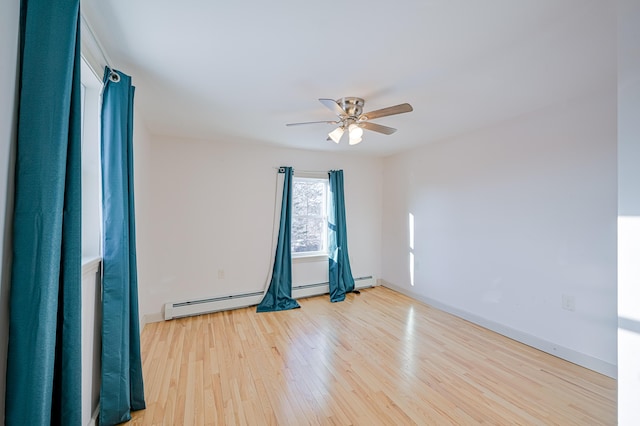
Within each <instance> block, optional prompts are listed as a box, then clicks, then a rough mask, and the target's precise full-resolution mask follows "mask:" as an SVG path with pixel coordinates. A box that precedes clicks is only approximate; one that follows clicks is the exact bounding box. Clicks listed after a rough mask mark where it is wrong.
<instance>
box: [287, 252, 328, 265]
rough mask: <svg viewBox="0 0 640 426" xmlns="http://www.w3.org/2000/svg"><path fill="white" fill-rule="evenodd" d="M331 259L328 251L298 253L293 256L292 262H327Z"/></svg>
mask: <svg viewBox="0 0 640 426" xmlns="http://www.w3.org/2000/svg"><path fill="white" fill-rule="evenodd" d="M328 260H329V256H328V255H327V254H326V253H322V254H308V255H304V254H298V255H295V256H293V255H292V256H291V262H293V263H303V262H326V261H328Z"/></svg>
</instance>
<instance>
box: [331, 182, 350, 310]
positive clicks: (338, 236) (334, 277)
mask: <svg viewBox="0 0 640 426" xmlns="http://www.w3.org/2000/svg"><path fill="white" fill-rule="evenodd" d="M343 175H344V174H343V172H342V170H332V171H330V172H329V219H328V227H329V229H328V235H327V237H328V240H329V241H328V243H329V244H328V245H329V297H330V299H331V301H332V302H341V301H343V300H344V299H345V297H346V293H349V292H351V291H353V289H354V288H355V283H354V280H353V275H352V274H351V264H350V263H349V250H348V249H347V218H346V213H345V205H344V176H343Z"/></svg>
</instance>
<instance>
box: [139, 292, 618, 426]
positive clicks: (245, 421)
mask: <svg viewBox="0 0 640 426" xmlns="http://www.w3.org/2000/svg"><path fill="white" fill-rule="evenodd" d="M299 302H300V304H301V306H302V309H296V310H291V311H283V312H268V313H260V314H258V313H256V312H255V307H253V308H247V309H238V310H234V311H228V312H218V313H213V314H208V315H202V316H198V317H192V318H183V319H176V320H172V321H167V322H160V323H154V324H148V325H147V326H146V327H145V329H144V331H143V333H142V337H141V346H142V356H143V371H144V379H145V395H146V399H147V407H148V408H147V409H146V410H142V411H139V412H136V413H134V414H133V418H132V420H131V422H130V423H131V424H135V425H183V424H184V425H191V424H194V425H223V424H228V425H330V424H337V425H350V424H361V425H377V424H380V425H386V424H398V425H405V424H406V425H411V424H418V425H425V424H428V425H440V424H442V425H467V424H468V425H473V424H480V423H486V424H494V425H537V424H540V425H547V424H559V425H574V424H575V425H584V424H589V425H612V424H615V423H616V381H615V380H613V379H611V378H608V377H606V376H603V375H601V374H598V373H595V372H593V371H590V370H587V369H584V368H582V367H579V366H577V365H575V364H571V363H569V362H566V361H563V360H561V359H559V358H556V357H554V356H552V355H549V354H546V353H543V352H540V351H538V350H535V349H533V348H531V347H529V346H526V345H523V344H520V343H518V342H515V341H513V340H510V339H508V338H506V337H504V336H501V335H498V334H496V333H493V332H491V331H488V330H486V329H484V328H482V327H479V326H477V325H474V324H472V323H469V322H467V321H464V320H462V319H460V318H457V317H454V316H452V315H449V314H447V313H444V312H442V311H439V310H437V309H434V308H432V307H430V306H427V305H425V304H422V303H420V302H417V301H415V300H413V299H410V298H408V297H406V296H403V295H401V294H399V293H396V292H394V291H392V290H390V289H387V288H384V287H375V288H372V289H368V290H364V291H362V292H361V294H360V295H356V294H348V295H347V299H346V300H345V301H344V302H342V303H336V304H332V303H330V302H329V299H328V297H327V296H322V297H315V298H309V299H303V300H301V301H299Z"/></svg>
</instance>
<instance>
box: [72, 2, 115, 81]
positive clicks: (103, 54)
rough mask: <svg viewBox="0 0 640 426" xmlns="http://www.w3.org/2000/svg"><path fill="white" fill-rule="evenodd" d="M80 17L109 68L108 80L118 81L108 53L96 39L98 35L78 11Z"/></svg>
mask: <svg viewBox="0 0 640 426" xmlns="http://www.w3.org/2000/svg"><path fill="white" fill-rule="evenodd" d="M80 18H81V19H82V23H83V24H84V27H85V28H86V29H87V31H88V32H89V36H90V38H91V39H92V40H93V43H94V44H95V45H96V47H97V48H98V51H99V52H100V55H101V56H102V59H103V60H104V63H105V64H106V66H107V68H108V69H109V72H110V73H109V80H111V81H113V82H114V83H117V82H119V81H120V75H119V74H118V73H117V72H116V71H115V69H114V68H113V67H112V66H111V61H110V60H109V57H108V55H107V54H106V53H105V51H104V49H103V48H102V44H101V43H100V40H98V37H96V33H94V32H93V28H91V25H89V21H87V18H85V17H84V14H83V13H82V12H80Z"/></svg>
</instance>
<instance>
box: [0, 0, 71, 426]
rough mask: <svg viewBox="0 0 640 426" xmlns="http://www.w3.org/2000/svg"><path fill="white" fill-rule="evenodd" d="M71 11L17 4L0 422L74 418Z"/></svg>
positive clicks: (33, 0) (44, 3)
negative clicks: (9, 243) (17, 65)
mask: <svg viewBox="0 0 640 426" xmlns="http://www.w3.org/2000/svg"><path fill="white" fill-rule="evenodd" d="M79 7H80V5H79V0H59V1H56V2H51V1H49V0H29V1H26V0H23V1H22V3H21V10H20V14H21V16H20V81H19V91H20V93H19V116H18V142H17V157H16V171H15V173H16V175H15V207H14V214H13V264H12V275H11V288H10V301H9V303H10V305H9V306H10V314H9V317H10V319H9V346H8V353H7V376H6V397H5V403H6V404H5V422H6V424H7V425H49V424H64V425H79V424H80V423H81V417H80V416H81V408H82V407H81V384H82V383H81V369H80V367H81V352H80V350H81V347H80V336H81V333H80V330H81V329H80V327H81V311H80V301H81V297H80V288H81V286H80V284H81V279H82V271H81V267H82V265H81V257H82V251H81V250H82V248H81V244H82V243H81V235H80V233H81V222H80V221H81V208H80V206H81V199H80V196H81V188H80V181H81V160H80V158H81V157H80V148H81V144H80V128H81V121H80V120H81V117H80V114H81V111H80V87H81V86H80V38H79V24H78V22H79V12H80V9H79ZM3 95H5V94H3Z"/></svg>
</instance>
